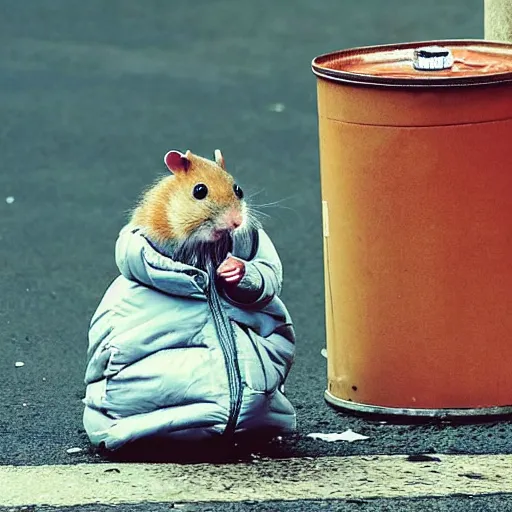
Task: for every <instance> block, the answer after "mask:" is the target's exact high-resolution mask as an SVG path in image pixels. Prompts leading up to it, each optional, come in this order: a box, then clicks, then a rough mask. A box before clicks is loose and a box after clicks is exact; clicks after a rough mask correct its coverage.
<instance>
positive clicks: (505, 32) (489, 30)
mask: <svg viewBox="0 0 512 512" xmlns="http://www.w3.org/2000/svg"><path fill="white" fill-rule="evenodd" d="M484 18H485V22H484V25H485V39H488V40H491V41H506V42H509V41H510V42H512V0H484Z"/></svg>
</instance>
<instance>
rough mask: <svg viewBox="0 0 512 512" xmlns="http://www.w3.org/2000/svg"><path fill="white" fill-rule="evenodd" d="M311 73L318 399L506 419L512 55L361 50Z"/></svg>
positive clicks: (332, 58) (498, 47) (494, 49)
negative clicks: (316, 174) (317, 194)
mask: <svg viewBox="0 0 512 512" xmlns="http://www.w3.org/2000/svg"><path fill="white" fill-rule="evenodd" d="M432 46H437V48H432ZM418 49H419V50H421V49H423V50H422V51H417V52H415V50H418ZM312 68H313V71H314V73H315V74H316V75H317V91H318V116H319V142H320V174H321V191H322V201H323V222H324V268H325V293H326V295H325V299H326V331H327V355H328V388H327V390H326V392H325V397H326V400H327V401H328V402H329V403H331V404H332V405H334V406H338V407H341V408H346V409H354V410H359V411H368V412H379V413H384V414H403V415H425V416H440V415H442V416H451V415H480V414H483V415H486V414H496V413H505V412H507V413H508V412H512V45H507V44H500V43H492V42H485V41H458V40H457V41H435V42H432V41H428V42H422V43H407V44H402V45H394V46H382V47H371V48H368V47H367V48H356V49H350V50H346V51H340V52H336V53H333V54H328V55H323V56H320V57H317V58H316V59H314V60H313V63H312Z"/></svg>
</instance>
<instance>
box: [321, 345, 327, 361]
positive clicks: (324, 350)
mask: <svg viewBox="0 0 512 512" xmlns="http://www.w3.org/2000/svg"><path fill="white" fill-rule="evenodd" d="M320 354H322V355H323V356H324V357H325V359H327V349H326V348H323V349H322V350H320Z"/></svg>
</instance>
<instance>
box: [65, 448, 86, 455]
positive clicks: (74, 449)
mask: <svg viewBox="0 0 512 512" xmlns="http://www.w3.org/2000/svg"><path fill="white" fill-rule="evenodd" d="M81 451H82V448H68V449H67V450H66V453H69V454H73V453H80V452H81Z"/></svg>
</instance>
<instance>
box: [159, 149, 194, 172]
mask: <svg viewBox="0 0 512 512" xmlns="http://www.w3.org/2000/svg"><path fill="white" fill-rule="evenodd" d="M189 156H190V151H187V153H186V154H185V155H184V154H183V153H180V152H179V151H175V150H173V151H169V152H168V153H167V154H166V155H165V157H164V162H165V165H166V166H167V168H168V169H169V171H171V172H186V171H188V169H189V167H190V160H189V158H188V157H189Z"/></svg>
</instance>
